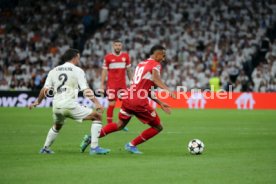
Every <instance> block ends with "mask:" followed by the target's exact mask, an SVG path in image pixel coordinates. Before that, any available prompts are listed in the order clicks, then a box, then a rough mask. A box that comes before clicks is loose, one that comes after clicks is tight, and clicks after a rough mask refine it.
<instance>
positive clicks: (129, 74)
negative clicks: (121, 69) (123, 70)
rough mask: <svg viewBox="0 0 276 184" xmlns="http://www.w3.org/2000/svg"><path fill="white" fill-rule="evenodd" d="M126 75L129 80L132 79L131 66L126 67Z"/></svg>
mask: <svg viewBox="0 0 276 184" xmlns="http://www.w3.org/2000/svg"><path fill="white" fill-rule="evenodd" d="M127 77H128V79H129V81H132V79H133V73H132V70H131V67H128V68H127Z"/></svg>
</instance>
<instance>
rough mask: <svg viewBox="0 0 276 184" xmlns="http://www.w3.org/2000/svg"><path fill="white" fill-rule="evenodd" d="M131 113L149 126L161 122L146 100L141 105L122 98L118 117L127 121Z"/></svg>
mask: <svg viewBox="0 0 276 184" xmlns="http://www.w3.org/2000/svg"><path fill="white" fill-rule="evenodd" d="M133 115H134V116H136V117H137V118H138V119H139V120H140V121H142V122H143V123H144V124H149V125H150V126H158V125H160V124H161V122H160V118H159V116H158V114H157V113H156V111H155V110H154V109H153V108H152V107H151V106H150V105H149V103H148V102H147V103H144V104H143V105H142V104H139V105H136V104H135V103H131V102H129V101H128V102H127V101H125V100H124V101H123V103H122V107H121V109H120V112H119V119H120V120H122V121H129V120H130V119H131V117H132V116H133Z"/></svg>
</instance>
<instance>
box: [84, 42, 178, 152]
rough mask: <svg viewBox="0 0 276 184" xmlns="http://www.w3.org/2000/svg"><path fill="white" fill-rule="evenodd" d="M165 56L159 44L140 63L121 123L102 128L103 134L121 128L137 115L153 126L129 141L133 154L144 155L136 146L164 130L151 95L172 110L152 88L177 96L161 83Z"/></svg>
mask: <svg viewBox="0 0 276 184" xmlns="http://www.w3.org/2000/svg"><path fill="white" fill-rule="evenodd" d="M165 57H166V53H165V48H164V47H163V46H161V45H156V46H153V47H152V48H151V56H150V58H149V59H147V60H145V61H142V62H140V63H139V64H138V66H137V67H136V70H135V73H134V77H133V84H132V85H131V86H130V90H129V93H128V97H127V98H126V99H122V102H123V103H122V107H121V109H120V112H119V121H118V123H109V124H107V125H106V126H105V127H103V128H102V130H101V133H100V137H104V136H106V135H107V134H109V133H111V132H115V131H118V130H121V129H122V128H124V127H125V126H126V125H127V124H128V122H129V121H130V119H131V117H132V116H136V117H137V118H138V119H139V120H140V121H142V122H143V123H144V124H148V125H149V126H150V128H148V129H146V130H144V131H143V132H142V133H141V134H140V135H139V136H138V137H136V138H134V139H133V140H132V141H131V142H129V143H127V144H126V145H125V149H126V150H127V151H129V152H131V153H134V154H141V153H142V152H140V151H139V150H138V149H137V147H136V146H137V145H139V144H141V143H143V142H145V141H147V140H149V139H150V138H152V137H154V136H155V135H157V134H158V133H159V132H160V131H162V129H163V127H162V125H161V122H160V118H159V116H158V114H157V113H156V111H155V110H154V109H153V108H152V107H151V106H150V105H149V101H148V97H150V98H152V99H153V100H154V101H155V102H156V103H158V104H159V105H160V106H161V108H162V109H163V110H164V111H165V112H166V113H168V114H170V113H171V110H170V106H169V105H168V104H166V103H164V102H162V101H160V100H158V99H157V98H155V97H154V96H153V93H152V92H151V89H153V87H155V86H157V87H159V88H161V89H164V90H165V91H166V92H168V93H169V95H170V96H171V97H173V98H175V95H174V94H173V93H172V92H171V91H170V90H169V88H168V87H167V86H166V85H165V84H164V83H163V82H162V80H161V77H160V72H161V64H160V63H161V62H163V61H164V60H165ZM87 142H88V144H89V140H87Z"/></svg>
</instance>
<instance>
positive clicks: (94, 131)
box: [91, 121, 102, 148]
mask: <svg viewBox="0 0 276 184" xmlns="http://www.w3.org/2000/svg"><path fill="white" fill-rule="evenodd" d="M101 129H102V123H101V122H100V121H93V122H92V126H91V148H96V147H97V146H98V145H99V136H100V133H101Z"/></svg>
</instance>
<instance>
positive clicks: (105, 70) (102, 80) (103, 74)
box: [100, 68, 107, 93]
mask: <svg viewBox="0 0 276 184" xmlns="http://www.w3.org/2000/svg"><path fill="white" fill-rule="evenodd" d="M106 77H107V69H105V68H103V69H102V78H101V89H100V90H101V92H102V93H103V92H104V83H105V80H106Z"/></svg>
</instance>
